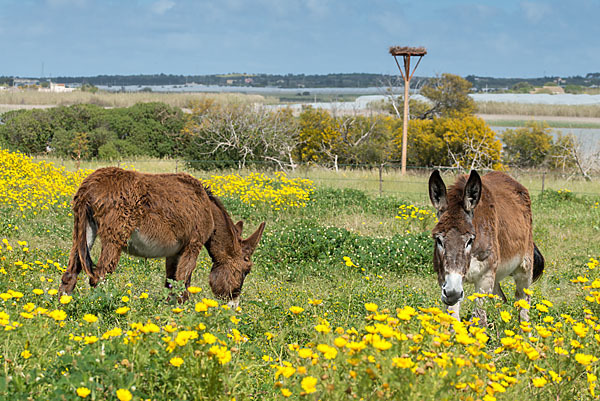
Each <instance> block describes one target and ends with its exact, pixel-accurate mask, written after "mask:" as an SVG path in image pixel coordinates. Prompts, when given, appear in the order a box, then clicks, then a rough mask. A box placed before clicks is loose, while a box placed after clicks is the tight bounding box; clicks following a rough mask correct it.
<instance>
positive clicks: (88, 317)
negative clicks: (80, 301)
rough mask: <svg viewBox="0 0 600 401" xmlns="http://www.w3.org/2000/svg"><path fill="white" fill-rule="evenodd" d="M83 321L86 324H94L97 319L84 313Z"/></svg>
mask: <svg viewBox="0 0 600 401" xmlns="http://www.w3.org/2000/svg"><path fill="white" fill-rule="evenodd" d="M83 320H85V321H86V322H88V323H94V322H96V321H97V320H98V317H97V316H95V315H92V314H90V313H86V314H85V315H84V316H83Z"/></svg>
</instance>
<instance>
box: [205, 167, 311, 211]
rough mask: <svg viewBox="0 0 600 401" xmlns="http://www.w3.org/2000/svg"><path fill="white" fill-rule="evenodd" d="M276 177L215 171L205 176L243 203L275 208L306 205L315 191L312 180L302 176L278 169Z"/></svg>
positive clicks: (221, 193) (211, 184)
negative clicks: (218, 172) (290, 176)
mask: <svg viewBox="0 0 600 401" xmlns="http://www.w3.org/2000/svg"><path fill="white" fill-rule="evenodd" d="M274 175H275V177H274V178H271V177H268V176H267V175H265V174H264V173H260V174H259V173H251V174H249V175H247V176H245V177H242V176H240V175H238V174H229V175H224V176H217V175H213V176H211V177H210V179H207V180H202V181H203V182H204V184H206V185H207V186H209V187H210V189H211V190H212V192H213V193H214V194H215V195H217V196H222V197H234V198H239V199H240V200H241V201H242V202H243V203H244V204H246V205H250V206H257V205H261V204H266V205H268V206H269V207H271V208H272V209H274V210H286V209H288V208H299V207H305V206H306V205H307V203H308V202H309V201H310V196H311V194H312V193H313V192H314V185H313V182H312V181H310V180H307V179H303V178H288V177H287V175H286V174H285V173H284V172H276V173H275V174H274Z"/></svg>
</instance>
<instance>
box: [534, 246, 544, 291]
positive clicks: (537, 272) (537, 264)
mask: <svg viewBox="0 0 600 401" xmlns="http://www.w3.org/2000/svg"><path fill="white" fill-rule="evenodd" d="M544 263H545V262H544V257H543V256H542V253H541V252H540V250H539V249H538V247H537V245H536V244H535V243H534V244H533V279H532V280H531V282H532V283H535V282H536V281H537V279H538V278H540V276H541V275H542V274H543V273H544Z"/></svg>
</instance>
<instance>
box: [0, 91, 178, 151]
mask: <svg viewBox="0 0 600 401" xmlns="http://www.w3.org/2000/svg"><path fill="white" fill-rule="evenodd" d="M3 121H4V124H2V125H0V143H4V144H8V145H9V149H11V150H19V151H21V152H24V153H27V154H41V153H45V152H47V151H52V150H54V151H55V152H56V154H57V155H59V156H62V157H70V156H72V153H73V147H74V145H73V141H74V140H75V138H77V137H78V136H77V134H79V137H80V138H81V137H85V139H86V141H87V144H86V145H87V148H86V150H85V152H83V154H81V158H84V159H91V158H96V157H103V156H101V155H100V151H99V150H100V148H103V147H104V148H103V152H102V153H103V154H104V155H110V156H111V158H116V157H118V156H130V155H143V156H150V157H167V156H169V157H176V156H180V155H181V130H182V129H183V126H184V116H183V113H182V111H181V110H180V109H177V108H174V107H171V106H168V105H166V104H163V103H139V104H136V105H134V106H132V107H129V108H115V109H104V108H102V107H100V106H96V105H92V104H81V105H75V106H69V107H66V106H59V107H55V108H51V109H47V110H18V111H12V112H8V113H5V114H4V115H3ZM108 144H112V145H108ZM115 150H116V152H115ZM107 152H108V153H107Z"/></svg>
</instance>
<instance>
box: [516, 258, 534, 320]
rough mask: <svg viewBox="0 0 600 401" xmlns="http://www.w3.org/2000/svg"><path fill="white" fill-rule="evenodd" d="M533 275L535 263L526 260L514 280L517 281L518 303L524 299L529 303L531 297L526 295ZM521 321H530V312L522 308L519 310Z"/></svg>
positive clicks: (517, 270) (518, 269)
mask: <svg viewBox="0 0 600 401" xmlns="http://www.w3.org/2000/svg"><path fill="white" fill-rule="evenodd" d="M532 274H533V263H532V261H531V259H529V258H524V259H523V262H521V265H520V266H519V267H517V269H516V271H515V272H514V274H513V278H514V280H515V299H516V300H517V301H519V300H521V299H524V300H525V301H527V303H529V301H530V298H529V295H527V294H525V291H524V290H525V288H529V286H530V285H531V281H532ZM519 320H520V321H524V322H527V321H529V310H527V309H525V308H521V309H520V310H519Z"/></svg>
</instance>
